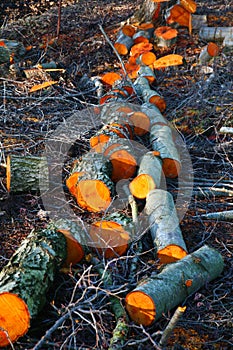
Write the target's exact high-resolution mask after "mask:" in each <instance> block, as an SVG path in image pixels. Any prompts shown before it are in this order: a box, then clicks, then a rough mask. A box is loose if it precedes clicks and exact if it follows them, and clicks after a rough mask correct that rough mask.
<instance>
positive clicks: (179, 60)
mask: <svg viewBox="0 0 233 350" xmlns="http://www.w3.org/2000/svg"><path fill="white" fill-rule="evenodd" d="M180 64H183V57H182V56H181V55H177V54H171V55H166V56H163V57H160V58H159V59H157V60H156V61H155V62H154V64H153V67H154V69H161V68H166V67H172V66H178V65H180Z"/></svg>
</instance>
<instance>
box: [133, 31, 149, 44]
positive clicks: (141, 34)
mask: <svg viewBox="0 0 233 350" xmlns="http://www.w3.org/2000/svg"><path fill="white" fill-rule="evenodd" d="M149 39H150V33H149V32H147V31H144V30H139V31H138V32H137V33H135V34H134V36H133V42H134V44H139V43H142V42H144V43H149Z"/></svg>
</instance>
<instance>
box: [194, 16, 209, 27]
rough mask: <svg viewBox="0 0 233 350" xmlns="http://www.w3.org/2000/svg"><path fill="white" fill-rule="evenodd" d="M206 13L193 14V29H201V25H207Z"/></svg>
mask: <svg viewBox="0 0 233 350" xmlns="http://www.w3.org/2000/svg"><path fill="white" fill-rule="evenodd" d="M207 25H208V24H207V16H206V15H193V16H192V28H193V30H200V28H201V27H207Z"/></svg>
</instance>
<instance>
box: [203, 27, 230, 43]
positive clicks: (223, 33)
mask: <svg viewBox="0 0 233 350" xmlns="http://www.w3.org/2000/svg"><path fill="white" fill-rule="evenodd" d="M199 37H200V39H202V40H207V41H218V40H219V41H222V40H224V38H225V37H233V27H202V28H201V29H200V30H199Z"/></svg>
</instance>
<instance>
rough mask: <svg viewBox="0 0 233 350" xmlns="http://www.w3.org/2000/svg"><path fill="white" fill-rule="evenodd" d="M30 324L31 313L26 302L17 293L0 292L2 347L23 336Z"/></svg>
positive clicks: (0, 344) (0, 340)
mask: <svg viewBox="0 0 233 350" xmlns="http://www.w3.org/2000/svg"><path fill="white" fill-rule="evenodd" d="M29 326H30V314H29V311H28V307H27V305H26V304H25V302H24V301H23V300H22V299H21V298H19V297H18V296H17V295H16V294H13V293H8V292H3V293H0V347H3V346H7V345H9V344H10V342H12V343H13V342H15V341H16V340H17V339H18V338H19V337H22V336H23V335H24V334H25V333H27V331H28V328H29Z"/></svg>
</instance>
